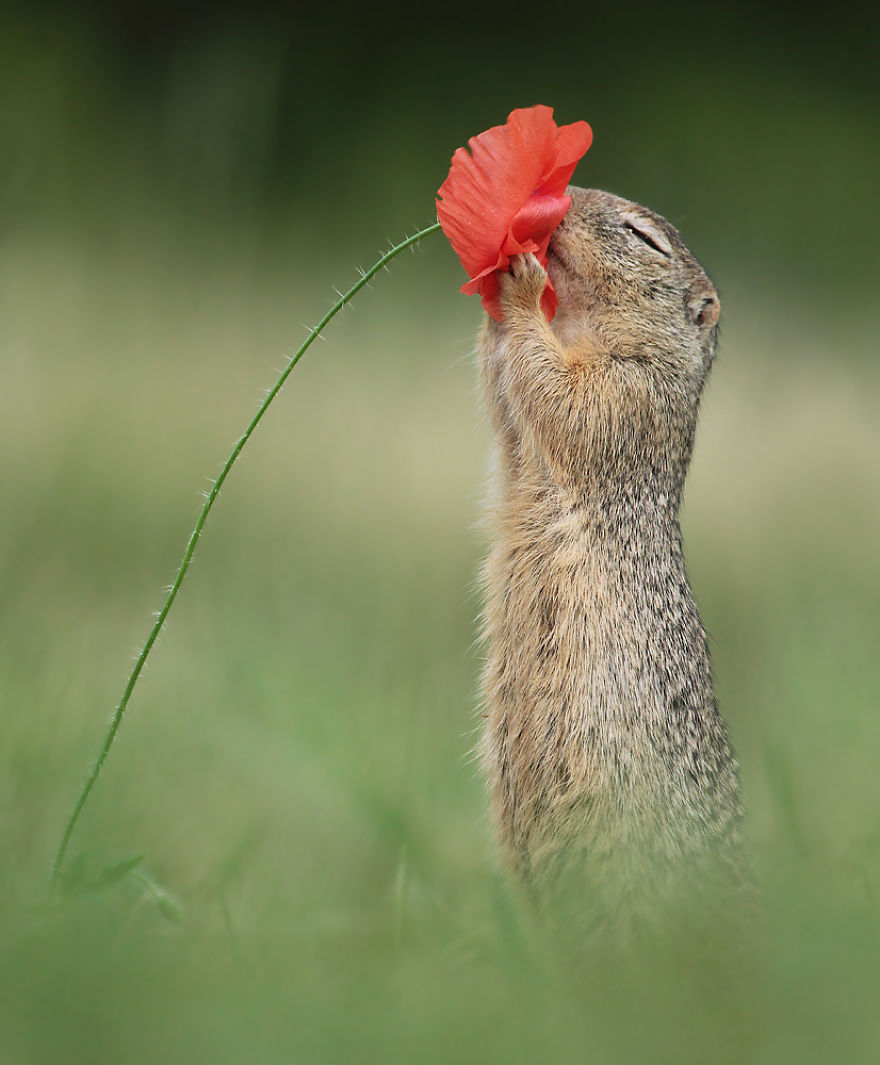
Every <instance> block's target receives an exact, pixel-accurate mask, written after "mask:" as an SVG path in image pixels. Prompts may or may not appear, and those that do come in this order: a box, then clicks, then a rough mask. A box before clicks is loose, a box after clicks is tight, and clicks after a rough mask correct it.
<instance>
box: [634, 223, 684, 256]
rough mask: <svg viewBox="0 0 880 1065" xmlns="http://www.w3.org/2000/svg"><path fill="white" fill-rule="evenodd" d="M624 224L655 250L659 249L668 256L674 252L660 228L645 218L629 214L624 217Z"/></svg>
mask: <svg viewBox="0 0 880 1065" xmlns="http://www.w3.org/2000/svg"><path fill="white" fill-rule="evenodd" d="M623 224H624V226H626V228H627V229H628V230H629V231H630V232H631V233H635V235H636V236H637V237H638V238H639V240H641V241H643V242H644V243H645V244H647V245H648V246H649V247H651V248H653V249H654V250H655V251H659V252H660V254H661V255H665V256H667V257H668V256H670V255H671V254H672V246H671V245H670V243H669V241H668V240H667V239H666V238H665V237H664V236H663V234H662V233H660V232H659V230H656V229H655V228H654V227H653V226H652V225H650V224H649V223H648V222H646V221H645V220H644V219H643V218H632V217H630V216H628V217H625V218H624V220H623Z"/></svg>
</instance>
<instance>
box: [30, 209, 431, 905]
mask: <svg viewBox="0 0 880 1065" xmlns="http://www.w3.org/2000/svg"><path fill="white" fill-rule="evenodd" d="M439 228H440V223H439V222H435V223H434V225H431V226H428V227H427V228H426V229H421V230H419V232H418V233H415V234H413V236H411V237H407V238H406V240H403V241H401V243H400V244H395V245H394V246H393V247H392V248H389V250H388V251H387V252H385V254H384V255H383V256H382V258H381V259H380V260H379V261H378V262H377V263H376V264H375V265H374V266H371V267H370V269H369V270H367V271H365V272H364V273H363V274H361V277H360V280H358V281H357V282H356V283H355V284H354V285H352V286H351V288H350V289H349V290H348V292H346V293H345V294H344V295H342V296H340V297H339V299H338V300H337V301H336V303H334V304H333V306H332V307H331V308H330V310H329V311H328V312H327V313H326V314H325V315H324V317H323V318H322V319H321V321H320V322H319V323H318V324H317V325H316V326H315V327H314V329H312V330H310V331H309V335H308V336H307V337H306V339H305V341H304V342H303V344H302V345H301V347H300V348H299V350H298V351H297V352H296V354H295V355H293V356H292V357H291V359H290V361H289V362H288V364H287V366H285V368H284V370H283V371H282V372H281V375H280V376H279V378H278V380H277V381H276V382H275V384H274V385H273V386H272V388H271V389H270V390H269V392H268V393H267V394H266V398H265V399H264V400H263V402H262V403H261V404H260V407H259V410H258V411H257V413H256V414H255V415H254V416H253V418H252V419H251V422H250V425H248V427H247V429H245V431H244V433H243V435H242V436H241V438H240V439H239V440H238V442H237V443H236V445H235V447H234V448H233V449H232V452H231V453H230V455H229V458H228V459H227V460H226V462H225V463H224V464H223V468H222V469H221V471H220V474H219V476H218V477H217V479H216V481H214V484H213V486H212V488H211V491H210V492H209V493H208V496H207V498H206V499H205V505H204V506H203V507H202V509H201V512H200V514H199V516H198V520H197V521H196V524H195V528H194V529H193V531H192V533H191V534H190V537H189V540H188V542H187V545H186V550H185V551H184V553H183V560H182V561H181V563H180V567H179V568H178V570H177V576H176V577H175V578H174V583H173V584H172V585H171V587H170V589H169V590H168V595H167V596H166V597H165V602H164V603H163V604H162V609H161V610H160V611H159V613H158V614H157V615H156V621H155V624H154V625H153V627H152V629H151V630H150V635H149V636H148V637H147V642H146V643H145V644H144V647H143V650H142V651H141V653H140V654H139V655H138V657H137V661H136V662H135V664H134V668H133V669H132V671H131V675H130V676H129V678H128V683H127V684H126V686H125V691H124V692H123V693H122V698H121V699H120V701H119V705H118V706H117V707H116V709H115V710H114V711H113V717H112V718H111V720H110V727H109V729H108V730H107V735H106V736H105V737H104V744H103V746H102V747H101V753H100V754H99V755H98V760H97V761H96V762H95V764H94V765H93V766H92V768H91V770H90V771H89V775H88V776H87V777H86V782H85V784H84V785H83V788H82V790H81V791H80V793H79V797H78V798H77V800H76V804H75V805H74V807H73V810H72V812H71V814H70V817H69V818H68V820H67V825H66V827H65V829H64V834H63V836H62V837H61V842H60V844H59V845H58V850H57V852H56V854H55V860H54V862H53V863H52V872H51V874H50V882H51V883H53V884H54V883H55V882H56V881H57V879H58V875H59V873H60V872H61V869H62V866H63V865H64V856H65V854H66V853H67V848H68V845H69V844H70V837H71V836H72V835H73V830H74V829H75V828H76V824H77V821H79V817H80V814H81V813H82V810H83V807H84V806H85V804H86V800H87V799H88V797H89V795H90V793H91V791H92V788H93V787H94V786H95V781H96V780H97V779H98V776H99V774H100V772H101V769H102V767H103V765H104V762H105V761H106V760H107V755H108V753H109V752H110V748H111V747H112V746H113V741H114V739H115V738H116V733H117V732H118V731H119V725H120V723H121V722H122V717H123V714H124V713H125V709H126V707H127V706H128V703H129V700H130V699H131V695H132V692H133V691H134V689H135V685H136V684H137V682H138V678H139V677H140V675H141V672H142V671H143V668H144V665H145V663H146V661H147V657H148V656H149V654H150V651H151V650H152V647H153V644H154V643H155V642H156V637H157V636H158V635H159V633H160V631H161V629H162V626H163V625H164V624H165V619H166V618H167V617H168V611H169V610H170V609H171V605H172V603H173V602H174V600H175V599H176V598H177V593H178V592H179V591H180V586H181V585H182V584H183V579H184V577H185V576H186V573H187V570H188V569H189V564H190V562H191V561H192V557H193V555H194V554H195V550H196V545H197V544H198V542H199V537H200V536H201V535H202V529H203V528H204V527H205V522H206V521H207V520H208V515H209V514H210V513H211V509H212V507H213V506H214V503H215V501H216V499H217V496H218V495H219V494H220V489H221V488H222V487H223V482H224V481H225V480H226V478H227V476H228V475H229V471H230V470H231V469H232V467H233V465H234V464H235V460H236V459H237V458H238V456H239V455H240V454H241V452H242V449H243V448H244V446H245V444H246V443H247V442H248V440H250V438H251V435H252V434H253V431H254V430H255V429H256V427H257V426H258V425H259V424H260V421H261V420H262V417H263V415H264V414H265V413H266V411H267V410H268V409H269V407H270V405H271V403H272V400H274V399H275V397H276V396H277V395H278V393H279V392H280V391H281V389H282V387H283V386H284V382H285V381H286V380H287V378H288V377H289V375H290V371H291V370H292V369H293V368H294V366H296V364H297V363H298V362H299V360H300V359H301V358H302V357H303V355H305V353H306V352H307V351H308V349H309V348H310V347H311V345H312V343H313V341H314V340H315V338H316V337H317V336H319V335H320V333H321V332H322V330H323V329H324V327H325V326H326V325H327V323H328V322H329V321H330V320H331V318H333V317H335V315H336V314H338V313H339V311H341V310H342V308H343V307H344V306H345V305H346V304H347V303H348V302H349V301H350V300H351V299H352V298H353V297H354V296H355V295H357V293H358V292H360V290H361V289H362V288H363V287H364V285H366V284H367V283H368V282H369V281H370V280H371V278H373V277H375V276H376V274H377V273H378V272H379V271H380V270H381V269H382V267H383V266H386V265H387V264H388V263H389V262H390V261H391V260H392V259H393V258H394V257H395V256H396V255H399V254H400V253H401V252H402V251H404V250H405V249H406V248H410V247H412V246H413V245H414V244H417V243H418V242H419V241H420V240H421V239H422V237H426V236H427V235H428V234H429V233H435V232H436V231H437V230H438V229H439Z"/></svg>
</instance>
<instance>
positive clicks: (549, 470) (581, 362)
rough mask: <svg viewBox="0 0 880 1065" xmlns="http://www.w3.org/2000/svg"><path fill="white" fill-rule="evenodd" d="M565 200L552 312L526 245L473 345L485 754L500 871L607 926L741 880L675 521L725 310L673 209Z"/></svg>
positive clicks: (577, 197) (724, 741)
mask: <svg viewBox="0 0 880 1065" xmlns="http://www.w3.org/2000/svg"><path fill="white" fill-rule="evenodd" d="M569 192H570V193H571V194H572V197H573V199H572V206H571V209H570V211H569V213H568V214H567V215H566V217H565V219H564V221H563V223H562V225H561V226H560V227H559V229H558V230H557V232H556V233H555V234H554V237H553V240H552V242H551V245H550V261H549V264H548V270H549V273H550V277H551V278H552V280H553V283H554V285H555V288H556V291H557V293H558V295H559V301H560V302H559V310H558V312H557V315H556V317H555V318H554V320H553V322H552V323H549V324H548V322H547V321H546V319H545V317H544V316H543V314H542V313H541V310H540V305H539V301H540V297H541V292H542V290H543V287H544V283H545V278H546V275H545V272H544V270H543V268H542V267H541V266H540V264H539V263H538V261H537V259H535V257H534V256H519V257H517V258H516V259H515V260H514V261H513V263H512V267H511V273H510V274H508V275H505V277H504V278H503V279H502V296H501V299H502V307H503V311H504V320H503V322H501V323H498V322H495V321H494V320H491V319H489V320H487V322H486V325H485V327H484V330H483V333H482V335H481V338H480V369H481V376H482V382H483V386H484V392H485V399H486V403H487V406H488V410H489V414H490V417H491V421H492V425H493V428H494V432H495V435H496V441H497V456H496V463H495V474H494V477H493V489H494V498H493V502H492V506H491V508H490V519H491V528H492V537H493V546H492V549H491V554H490V556H489V558H488V559H487V562H486V565H485V571H484V584H485V612H484V636H485V640H486V647H487V660H486V665H485V671H484V676H483V695H484V701H485V710H486V723H485V733H484V736H483V740H482V744H481V756H482V763H483V766H484V768H485V772H486V774H487V776H488V780H489V785H490V789H491V797H492V805H493V810H494V817H495V822H496V826H497V833H498V838H499V840H500V844H501V847H502V850H503V852H504V855H505V857H506V859H507V861H508V862H509V864H510V865H511V866H512V867H513V868H514V869H515V870H516V872H517V873H518V874H519V876H520V878H521V879H522V880H524V881H525V882H526V883H527V884H529V885H530V886H532V887H535V888H537V889H539V890H540V892H541V893H542V894H543V895H544V896H546V895H547V894H548V893H549V894H553V893H555V892H558V891H561V890H562V886H563V885H565V889H566V890H567V891H568V892H569V893H571V892H572V891H574V893H575V895H577V894H578V893H580V894H582V896H583V900H584V903H585V904H588V905H590V906H591V907H592V908H593V909H594V911H595V912H596V913H598V914H599V915H600V916H601V917H603V918H604V917H607V916H609V915H617V916H620V915H627V914H631V913H636V912H637V911H642V910H645V911H650V910H651V909H652V908H653V907H654V906H655V904H656V903H657V902H658V901H659V900H661V899H663V898H669V897H676V896H681V895H682V894H683V893H684V892H685V891H691V890H692V889H693V888H694V887H695V886H699V885H702V887H703V889H705V890H710V888H709V885H710V882H711V884H712V885H713V887H712V888H711V890H715V887H714V885H716V884H718V883H724V882H725V881H727V880H729V881H730V882H733V881H734V880H737V879H738V878H739V876H740V872H739V870H740V859H739V850H740V847H739V840H738V822H739V818H740V804H739V790H738V782H737V766H736V762H735V760H734V756H733V754H732V752H731V748H730V745H729V742H728V737H727V731H726V728H725V726H724V722H723V721H722V719H721V717H720V715H719V712H718V709H717V705H716V701H715V696H714V693H713V687H712V676H711V669H710V662H709V651H708V647H707V641H706V633H705V631H704V629H703V625H702V623H701V621H700V616H699V613H698V612H697V607H696V604H695V602H694V598H693V595H692V593H691V588H690V584H689V583H688V578H687V574H686V572H685V565H684V558H683V554H682V542H681V530H680V526H679V518H678V512H679V504H680V502H681V495H682V487H683V483H684V479H685V474H686V472H687V468H688V463H689V461H690V457H691V449H692V445H693V439H694V431H695V426H696V421H697V411H698V407H699V401H700V394H701V392H702V389H703V385H704V383H705V380H706V377H707V375H708V373H709V369H710V367H711V364H712V360H713V357H714V355H715V347H716V339H717V320H718V314H719V310H720V307H719V302H718V296H717V293H716V291H715V289H714V287H713V285H712V283H711V282H710V280H709V278H708V277H707V276H706V274H705V273H704V271H703V269H702V268H701V267H700V265H699V264H698V263H697V262H696V260H695V259H694V258H693V256H692V255H691V254H690V253H689V252H688V250H687V249H686V248H685V246H684V245H683V244H682V242H681V239H680V237H679V235H678V233H677V232H676V230H675V229H674V228H673V227H672V226H671V225H670V224H669V223H668V222H667V221H665V219H663V218H660V217H659V216H658V215H656V214H654V213H653V212H651V211H649V210H647V209H645V208H644V207H640V206H638V205H637V204H633V203H630V202H628V201H626V200H623V199H620V198H619V197H616V196H612V195H609V194H608V193H604V192H598V191H595V190H583V189H578V188H572V189H570V190H569Z"/></svg>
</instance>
